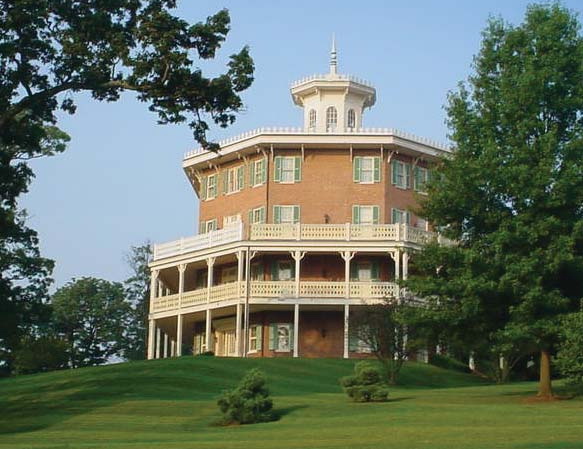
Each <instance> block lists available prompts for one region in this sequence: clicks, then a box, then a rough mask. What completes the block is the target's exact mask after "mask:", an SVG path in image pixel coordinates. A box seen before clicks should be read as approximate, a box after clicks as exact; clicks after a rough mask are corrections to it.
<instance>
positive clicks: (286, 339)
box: [269, 323, 294, 352]
mask: <svg viewBox="0 0 583 449" xmlns="http://www.w3.org/2000/svg"><path fill="white" fill-rule="evenodd" d="M293 340H294V332H293V326H292V325H291V324H289V323H272V324H270V325H269V349H270V350H271V351H276V352H290V351H291V350H293Z"/></svg>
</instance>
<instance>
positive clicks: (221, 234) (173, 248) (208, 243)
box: [154, 223, 243, 260]
mask: <svg viewBox="0 0 583 449" xmlns="http://www.w3.org/2000/svg"><path fill="white" fill-rule="evenodd" d="M242 239H243V223H237V224H236V225H233V226H229V227H226V228H224V229H220V230H218V231H210V232H207V233H206V234H199V235H195V236H194V237H188V238H182V239H179V240H174V241H173V242H168V243H160V244H155V245H154V260H158V259H163V258H164V257H171V256H179V255H181V254H187V253H190V252H193V251H198V250H201V249H205V248H212V247H213V246H220V245H224V244H226V243H231V242H237V241H240V240H242Z"/></svg>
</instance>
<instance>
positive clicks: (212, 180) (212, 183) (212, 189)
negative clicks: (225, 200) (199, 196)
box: [206, 175, 217, 200]
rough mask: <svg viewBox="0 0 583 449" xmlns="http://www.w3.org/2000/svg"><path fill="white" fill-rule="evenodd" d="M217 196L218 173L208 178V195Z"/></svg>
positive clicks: (209, 196)
mask: <svg viewBox="0 0 583 449" xmlns="http://www.w3.org/2000/svg"><path fill="white" fill-rule="evenodd" d="M216 196H217V175H211V176H209V177H208V178H207V188H206V197H207V199H209V200H210V199H213V198H216Z"/></svg>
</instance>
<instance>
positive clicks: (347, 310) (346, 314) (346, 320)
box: [344, 304, 350, 359]
mask: <svg viewBox="0 0 583 449" xmlns="http://www.w3.org/2000/svg"><path fill="white" fill-rule="evenodd" d="M349 317H350V306H349V305H348V304H344V358H345V359H347V358H348V341H349V336H348V332H349V327H348V326H349V322H350V320H349Z"/></svg>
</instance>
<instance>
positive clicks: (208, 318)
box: [205, 309, 214, 351]
mask: <svg viewBox="0 0 583 449" xmlns="http://www.w3.org/2000/svg"><path fill="white" fill-rule="evenodd" d="M212 319H213V318H212V313H211V309H206V323H205V324H206V329H205V338H206V342H205V344H206V350H207V351H213V350H214V348H211V341H212V340H211V331H212V327H211V321H212Z"/></svg>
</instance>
